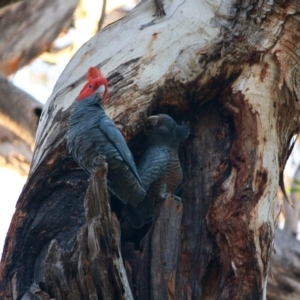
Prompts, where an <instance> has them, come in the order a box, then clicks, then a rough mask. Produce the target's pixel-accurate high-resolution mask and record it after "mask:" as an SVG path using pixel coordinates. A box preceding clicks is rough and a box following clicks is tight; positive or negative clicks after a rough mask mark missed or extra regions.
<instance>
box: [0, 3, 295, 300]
mask: <svg viewBox="0 0 300 300" xmlns="http://www.w3.org/2000/svg"><path fill="white" fill-rule="evenodd" d="M164 4H165V5H164V9H165V11H166V14H167V15H166V17H162V18H156V17H153V11H155V5H154V3H152V2H151V1H145V2H141V3H140V4H139V5H138V6H137V7H136V8H135V9H134V10H133V11H132V12H130V13H129V14H128V15H127V16H126V17H125V18H123V19H122V20H120V21H118V22H116V23H114V24H112V25H110V26H108V27H106V28H104V29H103V31H101V32H100V33H99V34H97V35H96V36H95V37H94V38H93V39H91V40H90V41H89V42H88V43H86V44H85V45H84V46H83V47H82V48H81V49H80V50H79V51H78V52H77V54H76V55H75V56H74V58H73V59H72V60H71V61H70V63H69V65H68V66H67V68H66V69H65V71H64V72H63V74H62V75H61V77H60V79H59V80H58V82H57V84H56V86H55V88H54V91H53V94H52V95H51V97H50V98H49V100H48V102H47V104H46V105H45V108H44V111H43V113H42V117H41V122H40V124H39V129H38V134H37V146H36V149H35V153H34V159H33V163H32V167H31V172H30V177H29V180H28V183H27V185H26V186H25V188H24V190H23V193H22V195H21V197H20V199H19V201H18V206H17V212H16V214H15V215H14V217H13V221H12V224H11V226H10V230H9V234H8V239H7V241H6V244H5V249H4V253H3V257H2V261H1V267H0V281H2V283H1V284H0V291H1V293H2V294H1V293H0V297H1V296H2V295H4V293H6V295H8V296H7V299H11V298H12V296H11V295H12V291H11V290H9V289H10V287H11V285H13V284H14V285H15V286H17V295H18V296H19V297H21V295H22V294H24V293H25V292H26V291H27V290H28V289H29V288H30V286H31V285H32V284H33V283H34V282H44V284H49V281H50V279H49V280H46V282H45V280H44V278H46V277H44V273H43V272H45V270H44V269H43V262H44V261H45V257H46V255H47V253H48V258H47V259H48V261H49V258H51V259H53V260H54V261H55V260H64V257H65V254H64V253H66V252H68V251H71V249H73V247H74V246H75V245H76V243H75V239H76V236H77V234H78V231H79V230H80V231H79V232H82V229H80V228H81V227H82V226H88V225H84V223H85V217H84V208H83V205H82V201H83V198H84V196H85V192H86V187H87V185H88V183H87V176H86V175H85V174H84V173H83V171H82V170H80V169H79V168H78V166H76V164H75V162H74V161H73V159H72V158H71V157H70V156H69V154H68V153H67V149H66V144H65V140H66V129H67V127H66V126H67V125H66V122H67V119H68V116H69V113H70V108H71V105H72V103H73V101H74V100H75V98H76V96H77V94H78V92H79V90H80V89H81V87H82V85H83V82H84V76H85V73H86V71H87V69H88V67H90V66H98V67H101V70H102V72H103V74H105V76H107V78H108V80H109V86H110V90H111V98H110V102H109V104H108V106H107V107H106V108H105V109H106V111H107V113H108V114H109V115H110V117H112V119H113V120H114V121H115V123H116V124H117V126H119V127H120V129H121V130H122V132H123V134H124V136H125V137H126V139H127V140H128V141H129V140H130V144H131V145H132V150H133V152H134V154H135V155H136V157H138V156H139V155H140V153H141V152H143V147H144V144H145V139H144V138H143V135H142V133H140V131H141V130H142V128H143V125H144V121H145V119H146V117H147V116H148V115H150V114H152V113H158V112H159V113H168V114H170V115H171V116H172V117H174V118H175V119H176V121H181V120H185V121H187V120H188V121H189V122H190V123H191V136H190V137H189V139H188V140H187V142H186V143H185V144H184V145H182V147H181V148H180V159H181V162H182V166H183V173H184V180H183V183H182V186H181V188H180V191H179V194H180V196H181V198H182V204H177V203H175V202H172V201H171V198H170V197H169V198H167V199H166V201H165V202H164V203H163V205H162V206H161V207H159V208H157V212H158V214H157V216H156V218H155V220H154V221H153V224H152V226H151V228H150V229H149V231H148V232H147V234H146V235H145V237H144V239H142V240H141V241H138V242H140V243H139V245H140V246H139V247H137V248H134V247H133V245H132V244H125V245H122V247H121V250H122V255H123V259H124V268H125V271H126V274H127V279H128V285H129V286H130V288H131V291H132V293H133V296H134V297H136V298H137V299H265V298H266V285H267V280H268V276H267V274H268V272H269V269H270V257H271V252H272V248H273V238H274V231H275V229H274V228H275V225H274V215H273V213H274V205H275V196H276V192H277V187H278V182H279V173H280V172H281V171H282V170H283V168H284V165H285V162H286V159H287V156H288V153H289V143H290V140H291V138H292V136H293V135H294V133H295V132H297V131H298V130H299V118H298V113H299V88H298V85H297V81H298V74H300V73H299V60H298V58H297V57H298V56H299V55H300V51H299V49H300V38H299V39H298V35H299V34H300V22H299V19H298V17H297V14H298V13H299V12H300V6H299V1H296V0H291V1H289V2H287V3H285V4H282V3H281V2H279V1H278V2H275V3H274V4H272V3H270V2H267V1H265V2H262V3H260V4H258V3H252V2H251V3H250V2H247V1H246V2H245V1H244V2H243V3H240V2H236V1H231V0H224V1H215V2H209V3H208V2H205V1H200V2H199V1H193V0H191V1H185V2H180V1H177V0H175V1H165V2H164ZM183 24H184V26H183ZM173 32H176V35H175V33H174V34H173ZM122 36H124V37H126V38H124V39H120V37H122ZM292 37H293V38H292ZM116 206H117V207H116V208H113V209H115V211H116V214H117V215H118V209H121V208H120V207H118V204H116ZM112 207H114V205H112ZM107 214H108V215H109V212H107ZM107 214H106V216H108V215H107ZM93 217H95V216H93ZM91 218H92V217H91ZM87 224H88V223H87ZM107 226H110V225H107ZM97 228H98V227H97ZM98 229H99V232H101V230H104V228H102V227H99V228H98ZM98 229H97V230H98ZM36 236H39V237H40V238H39V241H38V243H37V242H36V239H35V237H36ZM53 239H56V240H57V244H55V243H54V242H51V240H53ZM81 241H82V242H81V243H80V244H81V247H87V244H88V241H85V242H84V241H83V240H81ZM49 247H50V248H49ZM49 249H50V250H51V251H50V250H49ZM59 249H61V250H59ZM49 251H50V252H49ZM103 251H104V250H103ZM103 253H104V254H103V255H104V256H105V257H108V258H109V257H110V256H109V254H108V253H109V251H108V252H105V251H104V252H103ZM50 254H51V255H50ZM54 254H55V255H54ZM113 254H115V252H113V253H111V255H113ZM101 255H102V253H101ZM50 261H51V260H50ZM32 265H34V268H30V266H32ZM51 265H53V264H49V268H50V269H51ZM119 267H120V268H121V267H122V268H123V266H121V262H119ZM50 269H47V270H48V271H47V273H48V272H50V271H49V270H50ZM39 270H41V271H39ZM109 270H111V269H109V267H107V271H109ZM94 271H95V272H101V271H103V270H94ZM50 273H51V272H50ZM52 273H53V272H52ZM77 274H81V273H79V272H77ZM86 274H87V273H86ZM117 274H119V273H118V272H117V271H115V274H114V275H115V276H117ZM45 276H46V275H45ZM62 276H63V277H64V278H69V277H68V276H69V275H68V274H66V273H64V275H62ZM72 276H73V275H72ZM74 276H75V275H74ZM99 276H100V275H99ZM101 276H102V275H101ZM114 278H116V277H114ZM62 282H63V281H62ZM66 282H67V281H66ZM70 284H71V283H70ZM70 284H69V283H68V282H67V286H68V287H69V286H70ZM103 284H104V286H105V284H107V285H108V288H107V289H105V290H106V291H107V293H110V292H109V282H104V283H103ZM123 284H124V283H123ZM104 286H103V290H102V287H101V290H100V291H99V290H97V293H98V294H99V293H100V294H101V293H103V291H104ZM126 286H127V283H126ZM40 288H41V290H42V291H44V289H43V287H42V285H41V287H40ZM57 288H59V286H58V285H55V284H54V285H52V286H50V287H49V291H48V292H49V295H50V294H51V291H52V290H53V291H54V290H57ZM5 289H6V290H5ZM96 289H97V288H96ZM50 290H51V291H50ZM65 290H66V289H64V291H63V293H65V294H66V292H65ZM124 290H126V289H124ZM3 291H4V292H3ZM79 292H80V293H82V291H79ZM57 293H58V292H57ZM88 293H89V296H91V297H92V296H94V295H95V292H94V289H91V290H90V291H89V292H88ZM65 294H64V295H65ZM100 294H99V295H100ZM101 295H102V294H101ZM74 297H75V296H74ZM62 299H64V296H62Z"/></svg>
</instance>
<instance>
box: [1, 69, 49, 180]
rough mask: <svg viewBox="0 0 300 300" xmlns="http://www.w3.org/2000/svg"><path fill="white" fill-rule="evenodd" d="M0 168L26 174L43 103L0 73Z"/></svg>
mask: <svg viewBox="0 0 300 300" xmlns="http://www.w3.org/2000/svg"><path fill="white" fill-rule="evenodd" d="M0 91H1V94H0V158H1V159H0V167H3V166H5V167H7V166H9V167H12V168H14V169H16V170H18V171H19V172H20V173H21V174H26V175H27V174H28V172H29V166H30V163H31V158H32V151H33V146H34V138H35V132H36V128H37V124H38V120H39V117H40V115H41V112H42V108H43V106H42V105H41V104H40V103H39V102H37V101H36V100H35V99H34V98H32V97H31V96H30V95H28V94H27V93H25V92H23V91H22V90H20V89H18V88H17V87H14V86H13V85H12V84H11V83H9V82H8V81H7V79H6V78H4V77H2V76H1V75H0Z"/></svg>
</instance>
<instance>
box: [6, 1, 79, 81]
mask: <svg viewBox="0 0 300 300" xmlns="http://www.w3.org/2000/svg"><path fill="white" fill-rule="evenodd" d="M77 3H78V0H69V1H60V0H54V1H47V0H37V1H30V0H23V1H22V2H18V3H15V4H13V5H9V6H7V7H4V8H2V9H0V32H1V36H0V53H1V54H0V72H1V73H3V74H5V75H9V74H11V73H14V72H16V71H17V70H18V69H20V68H22V67H23V66H25V65H26V64H28V63H29V62H30V61H31V60H32V59H33V58H35V57H37V56H38V55H39V54H41V53H42V52H44V51H46V50H47V49H49V48H50V47H51V44H52V42H53V41H54V40H55V38H56V37H57V36H58V35H59V33H60V32H61V31H62V30H63V29H67V28H68V27H69V26H70V24H71V21H72V17H73V13H74V10H75V8H76V5H77Z"/></svg>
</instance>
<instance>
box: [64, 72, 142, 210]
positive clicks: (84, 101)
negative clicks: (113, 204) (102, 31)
mask: <svg viewBox="0 0 300 300" xmlns="http://www.w3.org/2000/svg"><path fill="white" fill-rule="evenodd" d="M86 80H87V83H86V84H85V86H84V87H83V88H82V90H81V91H80V93H79V96H78V97H77V100H76V103H75V105H74V108H73V110H72V112H71V114H70V117H69V120H68V126H69V130H68V137H67V146H68V148H69V151H70V153H71V154H72V155H73V157H74V159H75V161H76V162H77V163H78V164H79V166H80V167H81V168H82V169H83V170H85V171H86V173H88V174H91V171H92V168H93V160H94V159H95V158H96V157H97V156H99V155H104V156H105V157H106V161H107V164H108V173H107V180H108V188H109V190H110V191H111V192H112V193H113V194H114V195H115V196H117V197H118V198H119V199H120V200H121V201H122V202H123V203H125V204H127V203H129V205H132V206H134V207H136V206H137V205H138V204H139V203H140V202H141V201H142V200H143V198H144V196H145V193H146V192H145V190H144V188H143V186H142V183H141V180H140V177H139V174H138V172H137V169H136V166H135V163H134V159H133V156H132V154H131V152H130V150H129V148H128V146H127V144H126V141H125V139H124V137H123V135H122V134H121V132H120V130H119V129H118V128H117V127H116V125H115V124H114V122H113V121H112V120H111V119H110V118H109V117H108V116H107V115H106V113H105V111H104V109H103V107H102V104H105V103H106V102H107V100H108V96H109V92H108V83H107V80H106V78H105V77H104V76H103V75H102V74H101V72H100V71H99V70H98V69H97V68H90V69H89V71H88V74H87V76H86Z"/></svg>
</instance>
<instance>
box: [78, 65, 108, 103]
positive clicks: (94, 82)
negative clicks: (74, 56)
mask: <svg viewBox="0 0 300 300" xmlns="http://www.w3.org/2000/svg"><path fill="white" fill-rule="evenodd" d="M85 78H86V80H87V83H86V84H85V86H84V87H83V88H82V90H81V91H80V93H79V96H78V97H77V100H79V101H80V100H84V99H85V98H87V97H89V96H91V95H93V94H94V93H95V91H96V90H97V89H98V88H99V86H101V85H104V86H105V92H104V97H103V104H106V103H107V100H108V97H109V92H108V83H107V80H106V78H105V77H104V76H103V75H102V73H101V72H100V70H98V69H97V68H95V67H92V68H89V70H88V73H87V74H86V77H85Z"/></svg>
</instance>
